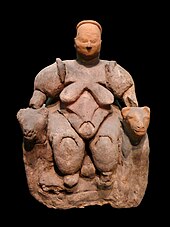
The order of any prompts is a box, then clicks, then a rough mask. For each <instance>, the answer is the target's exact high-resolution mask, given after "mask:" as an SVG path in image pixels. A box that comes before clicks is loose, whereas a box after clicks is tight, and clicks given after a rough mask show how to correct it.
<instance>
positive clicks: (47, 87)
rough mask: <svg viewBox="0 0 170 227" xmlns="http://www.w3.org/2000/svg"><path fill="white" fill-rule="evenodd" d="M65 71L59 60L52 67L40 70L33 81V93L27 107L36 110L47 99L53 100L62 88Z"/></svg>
mask: <svg viewBox="0 0 170 227" xmlns="http://www.w3.org/2000/svg"><path fill="white" fill-rule="evenodd" d="M64 77H65V70H64V64H63V63H62V61H61V60H60V59H56V62H55V63H53V64H52V65H49V66H47V67H46V68H44V69H42V70H41V71H40V72H39V73H38V74H37V76H36V77H35V80H34V91H33V95H32V97H31V99H30V102H29V107H31V108H34V109H38V108H40V107H42V105H43V104H44V103H45V102H46V100H47V99H48V98H52V99H53V98H55V97H57V96H58V94H59V93H60V92H61V91H62V89H63V87H64Z"/></svg>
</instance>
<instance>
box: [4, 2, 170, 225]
mask: <svg viewBox="0 0 170 227" xmlns="http://www.w3.org/2000/svg"><path fill="white" fill-rule="evenodd" d="M80 4H81V3H80ZM102 4H103V6H105V8H103V9H102V10H101V11H100V12H101V13H99V10H98V9H97V8H94V9H93V10H92V8H91V6H90V3H86V4H85V3H82V8H81V7H80V6H79V9H77V10H74V12H73V11H72V9H74V7H76V6H74V5H71V4H69V5H68V4H66V3H65V4H63V5H62V6H61V5H57V4H56V5H50V4H49V5H48V6H47V5H46V4H44V5H42V4H41V6H34V5H27V4H25V5H20V6H19V7H20V9H19V8H18V9H17V11H14V13H13V14H11V20H10V27H11V28H12V29H9V30H10V31H9V38H11V37H12V41H10V42H9V43H10V44H9V46H10V54H9V56H8V59H9V68H10V66H12V67H11V68H12V75H11V79H9V81H8V82H9V84H10V86H11V87H12V90H13V92H12V94H11V95H10V96H11V97H10V98H12V100H13V101H12V103H11V105H12V108H13V110H14V112H13V111H12V113H13V116H12V117H13V119H14V135H15V136H14V142H13V141H11V139H10V140H9V141H8V142H9V145H12V148H11V149H9V152H8V155H9V156H8V157H10V161H12V162H11V164H10V165H9V173H8V178H7V181H10V190H9V191H10V192H9V193H8V196H7V197H8V198H9V200H10V202H9V203H8V204H6V205H7V207H8V211H9V210H10V211H11V212H12V213H15V220H16V221H17V222H16V223H19V222H20V221H21V220H22V217H23V216H24V217H25V219H24V220H25V221H26V222H30V223H34V221H35V220H37V221H38V222H39V223H44V222H45V221H48V223H49V225H50V224H53V225H54V224H55V225H57V224H65V223H70V225H71V224H74V223H75V224H78V223H80V222H81V221H82V223H86V222H87V223H89V225H90V223H91V222H93V221H94V222H95V223H96V224H98V223H101V222H102V221H104V222H105V225H106V224H108V223H110V224H111V223H112V224H113V223H115V222H116V223H117V222H118V223H123V221H125V222H126V223H127V224H133V223H136V221H134V220H136V219H135V218H136V217H137V223H140V222H141V221H145V220H146V221H147V220H148V219H147V218H152V219H151V220H159V219H161V221H165V213H166V210H165V204H166V201H167V197H168V194H167V193H166V192H165V191H166V189H165V188H166V186H167V185H166V184H167V178H166V179H165V172H166V171H165V162H166V155H165V154H164V153H166V152H168V151H167V149H166V148H164V144H165V143H164V141H165V137H164V133H163V132H164V125H165V123H164V115H163V112H162V108H163V106H164V104H163V102H164V99H165V91H166V89H165V86H166V83H165V80H163V81H162V80H161V78H162V77H163V76H164V75H163V73H162V67H161V65H162V63H163V61H164V55H163V53H162V49H164V48H165V43H164V39H163V38H162V37H164V33H165V30H166V29H165V27H163V26H165V23H163V22H164V19H166V18H165V16H166V15H165V14H163V16H160V13H163V11H162V9H161V8H160V7H159V6H156V8H154V7H155V6H152V7H149V6H148V5H140V4H139V5H136V6H134V5H132V7H131V6H130V7H129V8H130V9H129V8H126V6H125V5H124V8H122V5H121V4H120V5H119V6H117V5H114V4H113V7H112V8H111V5H110V4H107V5H106V4H105V3H102ZM15 7H16V5H15ZM70 7H71V8H70ZM134 7H136V8H134ZM110 8H111V9H112V10H110V11H111V12H108V10H109V9H110ZM82 9H85V10H84V11H85V13H84V12H83V10H82ZM66 11H68V12H67V13H66ZM75 11H76V13H75ZM84 19H94V20H97V21H98V22H99V23H100V24H101V26H102V28H103V33H102V50H101V55H100V58H101V59H106V60H116V61H117V62H118V63H119V64H120V65H121V66H122V67H124V68H125V69H126V70H127V71H129V73H130V74H131V75H132V77H133V79H134V82H135V85H136V94H137V97H138V102H139V105H140V106H144V105H147V106H149V107H150V109H151V122H150V126H149V129H148V135H149V139H150V170H149V179H148V187H147V190H146V193H145V196H144V198H143V200H142V202H141V204H140V205H139V206H138V207H136V208H130V209H129V208H128V209H115V208H112V207H111V206H109V205H105V206H102V207H100V206H92V207H86V208H84V209H70V210H54V209H50V208H47V207H45V206H44V205H43V204H40V203H39V202H38V201H36V200H35V199H34V198H33V197H32V196H31V195H30V193H29V191H28V187H27V182H26V176H25V171H24V164H23V159H22V133H21V130H20V127H19V124H18V122H17V119H16V113H17V111H18V110H19V109H20V108H26V107H28V103H29V99H30V98H31V95H32V92H33V83H34V78H35V76H36V74H37V73H38V72H39V71H40V70H41V69H42V68H44V67H46V66H47V65H49V64H52V63H53V62H55V58H56V57H59V58H61V59H62V60H66V59H74V58H75V57H76V56H75V49H74V37H75V34H76V30H75V27H76V24H77V23H78V22H79V21H80V20H84ZM165 21H166V20H165ZM159 37H161V38H159ZM10 62H11V63H10ZM162 83H163V85H162ZM164 85H165V86H164ZM8 183H9V182H8ZM162 212H163V214H164V215H163V216H161V214H162ZM160 217H161V218H160ZM79 219H80V220H79ZM21 223H22V222H21Z"/></svg>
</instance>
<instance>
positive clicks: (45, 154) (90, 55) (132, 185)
mask: <svg viewBox="0 0 170 227" xmlns="http://www.w3.org/2000/svg"><path fill="white" fill-rule="evenodd" d="M76 29H77V35H76V37H75V49H76V54H77V58H76V59H75V60H61V59H60V58H57V59H56V62H54V63H53V64H51V65H49V66H47V67H45V68H43V69H42V70H41V71H40V72H39V73H38V74H37V75H36V77H35V81H34V92H33V95H32V97H31V99H30V102H29V106H28V108H25V109H20V110H19V111H18V113H17V119H18V122H19V123H20V126H21V130H22V133H23V159H24V164H25V171H26V176H27V181H28V187H29V190H30V193H31V194H32V195H33V196H34V197H35V199H37V200H38V201H39V202H41V203H43V204H44V205H46V206H47V207H50V208H54V209H70V208H74V207H76V208H79V207H85V206H90V205H103V204H110V205H111V206H112V207H115V208H124V207H136V206H138V205H139V204H140V203H141V201H142V198H143V196H144V194H145V190H146V187H147V183H148V169H149V150H150V149H149V139H148V135H147V129H148V126H149V122H150V108H149V107H147V106H143V107H140V106H138V101H137V97H136V93H135V84H134V81H133V78H132V76H131V75H130V74H129V73H128V72H127V71H126V70H125V69H124V68H123V67H121V66H120V65H119V64H118V63H117V62H116V61H108V60H102V59H100V58H99V56H100V49H101V34H102V28H101V25H100V24H98V22H96V21H92V20H86V21H81V22H80V23H79V24H78V25H77V27H76Z"/></svg>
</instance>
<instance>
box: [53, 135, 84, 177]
mask: <svg viewBox="0 0 170 227" xmlns="http://www.w3.org/2000/svg"><path fill="white" fill-rule="evenodd" d="M84 151H85V148H84V146H82V147H81V149H80V147H79V146H78V144H77V142H76V141H75V140H74V139H73V138H71V137H65V138H62V139H61V141H60V143H57V144H56V146H55V145H54V144H53V152H54V159H55V163H56V164H57V166H58V168H59V170H60V171H61V172H62V173H63V174H74V173H75V172H77V171H78V170H79V169H80V168H81V164H82V161H83V158H84Z"/></svg>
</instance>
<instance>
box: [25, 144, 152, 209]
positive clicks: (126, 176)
mask: <svg viewBox="0 0 170 227" xmlns="http://www.w3.org/2000/svg"><path fill="white" fill-rule="evenodd" d="M23 155H24V164H25V170H26V176H27V181H28V186H29V190H30V193H31V195H32V196H33V197H35V199H36V200H38V201H39V202H40V203H43V204H44V205H45V206H47V207H49V208H54V209H70V208H83V207H86V206H91V205H100V206H102V205H104V204H110V205H111V206H112V207H114V208H129V207H137V206H138V205H139V204H140V202H141V200H142V199H143V196H144V194H145V191H146V187H147V182H148V166H149V163H148V162H149V161H148V155H149V152H148V150H147V149H142V150H140V149H138V150H135V151H134V152H130V154H129V155H128V157H126V158H124V157H123V156H121V157H120V163H118V165H117V166H116V168H115V169H114V170H113V171H112V172H110V173H109V175H108V174H107V175H103V176H101V175H100V174H99V173H98V172H97V170H96V169H95V167H94V165H93V163H92V161H91V158H90V156H89V155H88V153H87V154H86V156H85V158H84V162H83V165H82V167H81V170H80V171H79V172H77V173H76V174H74V175H68V176H64V175H61V174H60V173H59V172H58V170H57V169H56V167H55V166H54V162H53V154H52V149H51V147H50V145H49V143H48V141H46V142H45V143H44V144H43V145H42V144H41V145H38V144H36V145H35V146H34V147H33V148H32V149H30V151H26V150H25V148H24V144H23Z"/></svg>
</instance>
